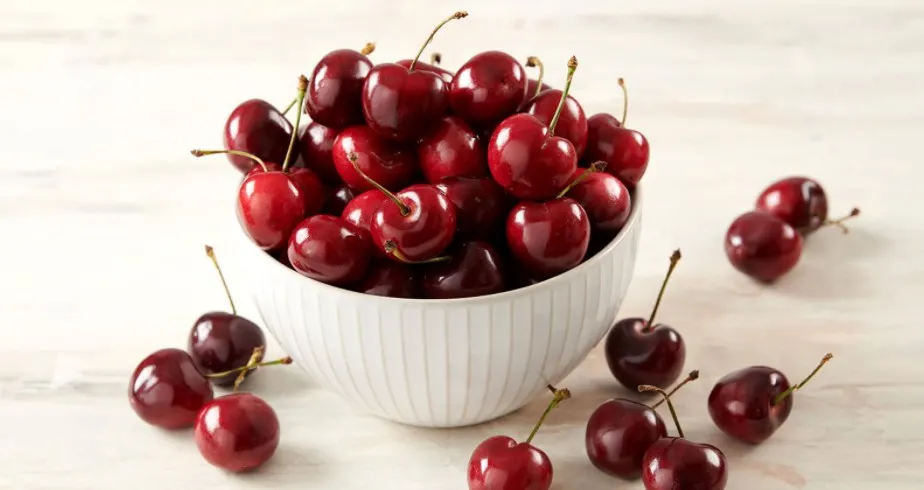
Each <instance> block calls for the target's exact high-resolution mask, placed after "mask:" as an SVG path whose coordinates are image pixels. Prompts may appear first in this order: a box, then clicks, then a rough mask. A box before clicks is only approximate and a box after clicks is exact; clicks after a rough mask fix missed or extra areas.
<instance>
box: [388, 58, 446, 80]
mask: <svg viewBox="0 0 924 490" xmlns="http://www.w3.org/2000/svg"><path fill="white" fill-rule="evenodd" d="M442 60H443V55H441V54H439V53H432V54H431V55H430V62H429V63H424V62H423V61H420V60H417V62H416V63H414V60H410V59H407V60H400V61H397V62H396V63H397V64H399V65H401V66H403V67H405V68H410V67H411V64H412V63H413V64H414V69H416V70H420V71H428V72H430V73H435V74H436V75H437V76H439V77H440V78H442V79H443V81H444V82H446V83H447V84H448V83H452V77H454V76H455V73H453V72H451V71H449V70H447V69H445V68H443V67H441V66H439V64H440V63H441V62H442Z"/></svg>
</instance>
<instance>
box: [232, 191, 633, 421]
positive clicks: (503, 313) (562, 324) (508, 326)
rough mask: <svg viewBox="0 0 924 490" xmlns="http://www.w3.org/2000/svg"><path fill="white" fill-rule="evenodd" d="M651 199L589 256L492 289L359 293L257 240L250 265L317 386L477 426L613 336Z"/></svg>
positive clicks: (270, 319) (410, 413) (408, 416)
mask: <svg viewBox="0 0 924 490" xmlns="http://www.w3.org/2000/svg"><path fill="white" fill-rule="evenodd" d="M636 196H638V194H636ZM639 204H640V200H639V199H636V202H635V206H634V210H633V214H632V216H631V217H630V219H629V223H628V224H627V225H626V227H625V228H624V229H623V231H622V232H621V233H620V235H619V236H618V237H616V239H614V240H613V242H612V243H610V244H609V245H608V246H607V247H606V248H605V249H604V250H603V251H601V252H600V253H598V254H597V255H596V256H595V257H593V258H591V259H590V260H588V261H587V262H585V263H584V264H582V265H580V266H578V267H576V268H574V269H572V270H570V271H568V272H567V273H565V274H562V275H560V276H557V277H555V278H552V279H551V280H547V281H544V282H541V283H539V284H536V285H533V286H530V287H527V288H523V289H519V290H515V291H509V292H506V293H501V294H496V295H491V296H483V297H478V298H467V299H460V300H448V301H427V300H406V299H395V298H384V297H378V296H371V295H365V294H359V293H355V292H351V291H347V290H343V289H339V288H335V287H331V286H328V285H326V284H322V283H320V282H317V281H314V280H311V279H309V278H306V277H303V276H301V275H299V274H298V273H296V272H294V271H292V270H290V269H287V268H286V267H284V266H282V265H281V264H279V263H278V262H276V261H275V260H274V259H273V258H272V257H270V256H268V255H267V254H265V253H263V252H261V251H260V250H259V249H258V248H257V247H255V246H253V245H249V246H248V247H245V248H246V250H252V252H245V253H244V255H245V260H244V262H245V263H244V266H245V267H246V268H247V271H248V280H247V282H248V284H249V287H250V288H251V293H252V295H253V299H254V302H255V304H256V307H257V310H258V311H259V314H260V315H261V316H262V319H263V323H264V325H265V326H266V328H267V329H268V330H269V331H270V332H271V334H272V335H273V336H274V337H275V338H276V340H277V342H278V343H279V344H280V345H281V346H282V347H283V348H284V349H285V350H286V352H287V353H288V354H289V355H290V356H292V358H293V359H294V360H295V362H296V363H297V364H298V365H299V366H301V367H302V368H303V369H304V370H305V371H307V372H308V374H309V375H310V376H311V377H312V378H313V379H314V380H315V381H316V382H318V383H320V384H322V385H323V386H325V387H327V388H328V389H330V390H333V391H335V392H337V393H339V394H340V395H342V396H343V397H344V398H346V399H348V400H350V401H352V402H353V403H355V404H356V405H357V406H359V407H362V409H364V410H366V411H368V412H369V413H372V414H374V415H377V416H380V417H383V418H385V419H389V420H392V421H396V422H400V423H403V424H409V425H414V426H421V427H460V426H467V425H474V424H478V423H481V422H486V421H489V420H492V419H495V418H498V417H501V416H503V415H506V414H508V413H510V412H513V411H515V410H517V409H519V408H521V407H523V406H524V405H526V404H527V403H529V402H530V401H531V400H533V399H534V398H535V397H536V396H538V395H539V394H540V393H542V392H543V390H544V389H545V386H546V385H547V384H549V383H551V384H555V383H557V382H559V381H560V380H562V379H563V378H564V377H566V376H567V375H568V374H569V373H571V371H573V370H574V369H575V368H576V367H577V366H578V364H580V363H581V361H583V360H584V358H585V357H586V356H587V354H588V353H589V352H590V351H591V349H593V347H594V346H595V345H597V343H598V342H600V341H601V340H602V339H603V337H604V335H606V332H607V331H608V329H609V327H610V326H611V325H612V323H613V321H614V319H615V318H616V314H617V311H618V309H619V307H620V304H621V303H622V300H623V298H624V297H625V294H626V291H627V289H628V288H629V284H630V282H631V280H632V273H633V270H634V266H635V258H636V251H637V248H638V240H639V235H640V229H641V221H640V219H641V216H640V211H639V210H640V205H639Z"/></svg>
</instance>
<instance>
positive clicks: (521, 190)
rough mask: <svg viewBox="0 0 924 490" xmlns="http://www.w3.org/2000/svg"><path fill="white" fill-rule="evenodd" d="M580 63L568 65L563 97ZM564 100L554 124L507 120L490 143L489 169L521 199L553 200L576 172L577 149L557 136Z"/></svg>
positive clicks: (529, 118) (574, 61) (519, 116)
mask: <svg viewBox="0 0 924 490" xmlns="http://www.w3.org/2000/svg"><path fill="white" fill-rule="evenodd" d="M576 69H577V59H576V58H574V57H573V56H572V57H571V59H570V60H569V61H568V78H567V80H566V82H565V90H564V92H563V93H564V94H565V95H567V93H568V90H569V89H570V87H571V79H572V77H573V76H574V71H575V70H576ZM565 100H566V99H565V97H562V98H561V100H560V101H559V102H560V103H559V104H558V110H557V111H556V112H555V115H554V116H553V118H552V121H551V123H549V124H548V125H546V124H545V123H544V122H543V121H540V120H539V119H537V118H536V117H535V116H533V115H531V114H517V115H515V116H511V117H508V118H507V119H505V120H504V122H502V123H500V125H498V126H497V129H496V130H495V131H494V135H493V136H491V141H490V142H489V143H488V168H489V169H490V171H491V176H492V177H494V180H496V181H497V183H498V184H500V185H501V187H503V188H504V189H506V190H507V192H509V193H510V194H512V195H513V196H515V197H518V198H520V199H528V200H544V199H552V198H553V197H555V196H556V195H557V194H558V193H559V192H561V190H562V189H563V188H564V187H565V186H566V185H568V182H569V181H570V180H571V178H572V176H573V175H574V171H575V169H577V153H576V152H575V149H574V145H572V144H571V142H570V141H568V140H567V139H565V138H561V137H558V136H555V130H556V125H557V123H558V121H559V116H560V115H561V112H562V110H563V109H564V106H565Z"/></svg>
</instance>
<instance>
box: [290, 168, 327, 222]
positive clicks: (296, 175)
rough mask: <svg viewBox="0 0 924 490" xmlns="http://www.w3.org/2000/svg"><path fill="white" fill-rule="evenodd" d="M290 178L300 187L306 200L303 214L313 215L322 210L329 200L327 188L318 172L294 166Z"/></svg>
mask: <svg viewBox="0 0 924 490" xmlns="http://www.w3.org/2000/svg"><path fill="white" fill-rule="evenodd" d="M288 175H289V179H290V180H292V182H294V183H295V186H296V187H298V190H299V191H300V193H301V195H302V198H303V199H304V201H305V211H304V213H303V216H312V215H314V214H317V213H319V212H321V208H322V207H324V202H325V201H326V200H327V190H325V189H324V184H322V183H321V179H319V178H318V176H317V174H315V173H314V172H312V171H311V170H308V169H307V168H293V169H292V170H290V171H289V172H288Z"/></svg>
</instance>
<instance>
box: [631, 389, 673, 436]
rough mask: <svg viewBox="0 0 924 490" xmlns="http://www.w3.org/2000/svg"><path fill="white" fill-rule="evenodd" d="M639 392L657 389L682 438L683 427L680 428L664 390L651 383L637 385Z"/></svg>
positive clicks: (669, 397)
mask: <svg viewBox="0 0 924 490" xmlns="http://www.w3.org/2000/svg"><path fill="white" fill-rule="evenodd" d="M638 391H639V393H644V392H646V391H657V392H658V393H660V394H661V396H663V397H664V401H666V402H667V409H668V410H670V411H671V417H673V419H674V425H675V426H676V427H677V435H679V436H680V438H681V439H682V438H683V429H681V428H680V420H679V419H678V418H677V410H674V404H673V403H671V396H670V395H668V394H667V393H665V392H664V390H662V389H661V388H658V387H657V386H651V385H640V386H639V387H638Z"/></svg>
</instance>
